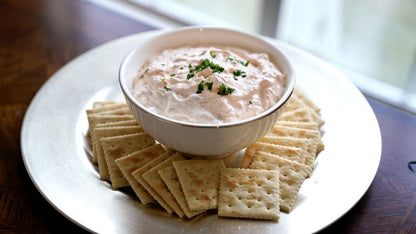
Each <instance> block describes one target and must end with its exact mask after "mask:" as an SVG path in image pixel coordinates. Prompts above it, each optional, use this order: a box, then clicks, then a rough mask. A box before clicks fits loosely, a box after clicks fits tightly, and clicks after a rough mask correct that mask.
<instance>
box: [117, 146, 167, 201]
mask: <svg viewBox="0 0 416 234" xmlns="http://www.w3.org/2000/svg"><path fill="white" fill-rule="evenodd" d="M165 152H166V150H165V148H163V147H162V145H161V144H155V145H152V146H149V147H147V148H145V149H142V150H138V151H136V152H133V153H131V154H129V155H126V156H124V157H121V158H118V159H116V164H117V166H118V168H119V169H120V171H121V172H122V173H123V175H124V178H126V180H127V182H129V184H130V186H131V187H132V189H133V191H134V193H135V194H136V195H137V197H138V198H139V199H140V201H141V202H142V204H148V203H149V202H152V201H154V199H153V197H152V195H150V194H149V193H148V192H147V190H146V189H145V188H144V187H143V186H142V185H141V184H140V183H139V182H138V181H137V180H136V179H135V178H134V177H133V176H132V175H131V173H132V172H133V171H135V170H137V169H139V168H140V167H142V166H143V165H145V164H146V163H147V162H150V161H151V160H153V159H155V158H157V157H159V156H160V155H162V154H164V153H165Z"/></svg>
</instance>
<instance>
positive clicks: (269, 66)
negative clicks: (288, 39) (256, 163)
mask: <svg viewBox="0 0 416 234" xmlns="http://www.w3.org/2000/svg"><path fill="white" fill-rule="evenodd" d="M285 83H286V74H282V73H281V72H280V71H279V70H278V68H277V67H276V65H275V64H273V63H272V62H271V61H270V59H269V56H268V55H267V54H265V53H250V52H248V51H246V50H243V49H240V48H234V47H222V46H200V47H180V48H174V49H167V50H164V51H162V52H161V53H160V54H158V55H157V56H155V57H152V58H150V59H148V60H147V61H146V62H145V63H144V64H143V66H142V67H141V68H140V69H139V71H138V73H137V76H136V77H135V78H134V81H133V90H132V93H133V96H134V97H135V98H136V99H137V100H138V101H139V102H140V103H141V104H142V105H144V106H145V107H146V108H148V109H149V110H150V111H152V112H154V113H157V114H159V115H162V116H165V117H168V118H171V119H175V120H179V121H184V122H190V123H209V124H216V123H229V122H235V121H240V120H244V119H247V118H250V117H254V116H256V115H258V114H260V113H262V112H264V111H266V110H267V109H269V108H270V107H272V106H273V105H274V104H276V103H277V102H278V100H279V99H280V98H281V96H282V94H283V92H284V89H285V88H284V87H285Z"/></svg>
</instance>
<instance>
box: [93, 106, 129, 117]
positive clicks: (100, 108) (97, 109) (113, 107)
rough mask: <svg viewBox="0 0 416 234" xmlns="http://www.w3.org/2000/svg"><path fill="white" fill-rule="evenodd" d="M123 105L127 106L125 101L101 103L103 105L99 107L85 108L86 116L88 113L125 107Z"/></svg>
mask: <svg viewBox="0 0 416 234" xmlns="http://www.w3.org/2000/svg"><path fill="white" fill-rule="evenodd" d="M125 107H127V104H126V103H112V104H108V105H103V106H99V107H93V108H92V109H88V110H86V112H87V116H88V115H93V114H99V113H103V112H107V111H113V110H117V109H122V108H125Z"/></svg>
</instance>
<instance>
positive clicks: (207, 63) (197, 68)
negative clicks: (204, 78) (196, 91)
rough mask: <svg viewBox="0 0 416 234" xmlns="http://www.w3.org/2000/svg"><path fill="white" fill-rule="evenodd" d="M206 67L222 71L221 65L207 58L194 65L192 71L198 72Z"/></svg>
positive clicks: (214, 70)
mask: <svg viewBox="0 0 416 234" xmlns="http://www.w3.org/2000/svg"><path fill="white" fill-rule="evenodd" d="M208 67H209V68H211V70H212V71H213V72H218V73H221V72H223V71H224V68H223V67H221V66H220V65H218V64H215V63H213V62H211V61H209V59H204V60H203V61H202V62H201V63H200V64H198V65H196V66H195V69H194V71H196V72H200V71H202V70H204V69H205V68H208Z"/></svg>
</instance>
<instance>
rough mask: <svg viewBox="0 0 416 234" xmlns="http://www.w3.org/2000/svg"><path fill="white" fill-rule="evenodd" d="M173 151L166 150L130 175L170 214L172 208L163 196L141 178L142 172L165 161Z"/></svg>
mask: <svg viewBox="0 0 416 234" xmlns="http://www.w3.org/2000/svg"><path fill="white" fill-rule="evenodd" d="M174 153H175V152H174V151H172V150H168V151H167V152H166V153H164V154H162V155H161V156H159V157H157V158H155V159H153V160H151V161H149V162H147V163H146V164H145V165H143V166H142V167H140V168H139V169H137V170H135V171H133V172H132V173H131V175H132V176H133V177H134V179H136V180H137V181H138V182H139V183H140V184H141V185H142V186H143V187H144V188H145V189H146V191H147V192H148V193H149V194H150V195H152V197H153V198H154V200H156V201H157V202H158V203H159V205H161V206H162V207H163V208H164V209H165V210H166V212H168V214H172V212H173V210H172V208H170V206H169V205H168V204H167V203H166V202H165V201H164V200H163V198H162V197H161V196H160V195H159V194H158V193H157V192H156V191H155V190H154V189H153V188H152V186H150V185H149V183H147V181H146V180H145V179H144V178H143V174H144V173H146V172H147V171H148V170H150V169H152V168H153V167H155V166H156V165H158V164H159V163H161V162H163V161H165V160H166V159H168V158H169V157H171V156H172V155H173V154H174Z"/></svg>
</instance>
